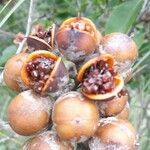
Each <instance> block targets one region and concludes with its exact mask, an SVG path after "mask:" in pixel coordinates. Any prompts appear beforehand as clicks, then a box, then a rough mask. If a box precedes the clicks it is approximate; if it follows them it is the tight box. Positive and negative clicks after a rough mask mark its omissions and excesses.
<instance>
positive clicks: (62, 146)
mask: <svg viewBox="0 0 150 150" xmlns="http://www.w3.org/2000/svg"><path fill="white" fill-rule="evenodd" d="M22 150H73V147H72V146H71V144H69V143H67V142H63V141H60V139H59V138H58V137H57V135H56V133H54V132H52V131H46V132H43V133H42V134H40V135H37V136H35V137H34V138H32V139H29V140H28V141H27V142H26V143H25V144H24V145H23V148H22Z"/></svg>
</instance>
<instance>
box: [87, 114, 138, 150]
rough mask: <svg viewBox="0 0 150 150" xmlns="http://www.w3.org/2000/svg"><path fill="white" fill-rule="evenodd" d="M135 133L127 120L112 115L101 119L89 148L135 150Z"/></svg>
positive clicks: (92, 149)
mask: <svg viewBox="0 0 150 150" xmlns="http://www.w3.org/2000/svg"><path fill="white" fill-rule="evenodd" d="M136 140H137V134H136V130H135V129H134V127H133V126H132V124H131V123H130V122H128V121H125V120H121V119H117V118H114V117H110V118H106V119H101V120H100V126H99V127H98V129H97V132H96V134H95V137H93V139H92V140H91V141H90V148H91V150H94V147H93V146H94V144H93V143H95V142H97V149H103V150H112V149H113V150H135V149H136V142H137V141H136Z"/></svg>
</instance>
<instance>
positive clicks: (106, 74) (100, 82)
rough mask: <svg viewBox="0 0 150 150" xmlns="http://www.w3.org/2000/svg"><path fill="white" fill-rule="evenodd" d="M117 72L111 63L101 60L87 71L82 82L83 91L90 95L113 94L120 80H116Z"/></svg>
mask: <svg viewBox="0 0 150 150" xmlns="http://www.w3.org/2000/svg"><path fill="white" fill-rule="evenodd" d="M116 75H117V73H116V71H115V70H114V69H113V68H112V67H111V66H110V65H109V62H107V61H104V60H99V61H97V62H96V63H94V64H92V65H91V66H90V67H89V68H88V69H86V71H85V74H84V76H83V80H82V89H83V91H84V92H85V93H89V94H105V93H108V92H111V91H112V90H113V89H114V88H115V87H116V85H117V84H118V82H119V81H118V80H116V79H115V76H116Z"/></svg>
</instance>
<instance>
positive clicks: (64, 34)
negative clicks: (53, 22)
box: [55, 17, 101, 62]
mask: <svg viewBox="0 0 150 150" xmlns="http://www.w3.org/2000/svg"><path fill="white" fill-rule="evenodd" d="M55 40H56V44H57V45H58V49H59V50H60V51H61V52H62V54H63V55H64V56H65V57H67V58H68V59H69V60H71V61H73V62H78V61H81V60H83V59H84V58H85V57H86V56H87V55H89V54H91V53H93V52H94V51H95V49H96V47H97V46H98V45H99V43H100V40H101V34H100V33H99V31H97V29H96V26H95V24H94V23H93V22H92V21H91V20H90V19H87V18H85V17H73V18H69V19H67V20H65V21H64V22H63V23H62V24H61V26H60V28H59V29H58V31H57V32H56V39H55Z"/></svg>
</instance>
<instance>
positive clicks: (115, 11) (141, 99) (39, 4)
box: [0, 0, 150, 150]
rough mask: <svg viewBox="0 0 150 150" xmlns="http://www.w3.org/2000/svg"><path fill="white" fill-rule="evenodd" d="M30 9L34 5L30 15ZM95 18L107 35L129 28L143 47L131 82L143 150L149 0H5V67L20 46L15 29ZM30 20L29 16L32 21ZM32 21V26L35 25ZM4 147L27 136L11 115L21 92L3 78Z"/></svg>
mask: <svg viewBox="0 0 150 150" xmlns="http://www.w3.org/2000/svg"><path fill="white" fill-rule="evenodd" d="M29 8H30V9H32V11H31V12H30V13H31V14H30V17H31V21H32V22H28V23H29V24H28V27H27V20H28V16H29ZM78 14H80V15H81V16H85V17H88V18H90V19H92V20H93V22H94V23H95V24H96V25H97V27H98V28H99V30H100V31H101V32H102V34H103V35H105V34H107V33H110V32H115V31H119V32H124V33H126V34H128V35H129V36H132V37H133V38H134V40H135V41H136V43H137V45H138V48H139V59H138V60H137V62H136V63H135V65H134V66H133V68H134V78H133V80H132V81H131V82H130V83H129V84H128V85H127V86H128V89H129V92H130V106H131V107H130V120H131V122H132V123H133V125H134V126H135V127H136V128H137V130H138V132H139V144H140V146H139V149H140V150H149V149H150V121H149V120H150V1H149V0H145V1H144V0H44V1H41V0H31V1H30V0H9V1H8V0H0V71H1V72H2V70H3V66H4V64H5V62H6V61H7V60H8V58H9V57H11V56H12V55H13V54H14V53H16V51H17V47H16V46H15V45H14V44H13V39H14V37H15V34H17V33H18V32H23V33H26V34H27V31H26V28H28V30H30V27H32V26H33V25H34V24H37V23H41V24H43V25H44V26H45V27H48V26H50V25H51V24H52V23H53V22H54V23H56V24H60V23H61V22H62V21H63V20H64V19H66V18H68V17H72V16H77V15H78ZM28 21H29V20H28ZM29 25H31V26H29ZM0 80H1V81H0V82H1V85H0V150H7V149H8V150H17V149H19V147H20V145H22V143H23V142H24V141H25V138H24V137H21V136H19V135H17V134H15V133H14V132H13V131H12V130H11V129H10V127H9V125H8V123H7V119H6V110H7V106H8V104H9V102H10V100H11V99H12V98H13V97H14V96H15V95H16V94H17V93H14V92H13V91H11V90H10V89H8V88H7V87H6V86H5V84H4V83H3V82H2V81H3V80H2V76H1V78H0Z"/></svg>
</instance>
